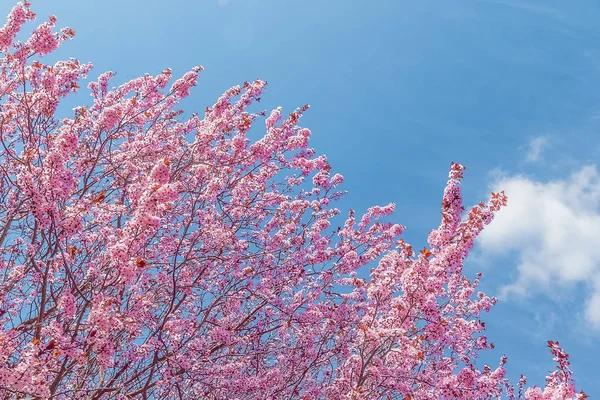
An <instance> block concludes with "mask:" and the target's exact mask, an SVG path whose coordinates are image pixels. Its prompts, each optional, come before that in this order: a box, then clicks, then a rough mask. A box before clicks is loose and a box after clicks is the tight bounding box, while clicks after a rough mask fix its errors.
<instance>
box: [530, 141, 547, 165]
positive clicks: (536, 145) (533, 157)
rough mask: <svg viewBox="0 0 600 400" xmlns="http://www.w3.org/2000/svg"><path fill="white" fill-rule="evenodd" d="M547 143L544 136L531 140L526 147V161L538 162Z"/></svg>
mask: <svg viewBox="0 0 600 400" xmlns="http://www.w3.org/2000/svg"><path fill="white" fill-rule="evenodd" d="M548 142H549V138H548V136H545V135H544V136H538V137H536V138H533V139H531V140H530V141H529V144H528V145H527V156H526V159H527V161H529V162H535V161H538V160H539V159H540V157H541V155H542V152H543V151H544V150H545V149H546V148H547V147H548Z"/></svg>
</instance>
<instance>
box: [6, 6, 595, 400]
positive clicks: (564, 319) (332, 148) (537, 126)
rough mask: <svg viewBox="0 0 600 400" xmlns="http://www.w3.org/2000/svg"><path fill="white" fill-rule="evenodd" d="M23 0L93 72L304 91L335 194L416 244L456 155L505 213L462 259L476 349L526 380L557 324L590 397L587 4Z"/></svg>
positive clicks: (210, 91)
mask: <svg viewBox="0 0 600 400" xmlns="http://www.w3.org/2000/svg"><path fill="white" fill-rule="evenodd" d="M10 7H12V4H10V2H9V1H5V2H2V5H0V11H1V12H2V13H3V15H6V13H7V12H8V11H9V9H10ZM33 9H34V11H35V12H36V13H37V14H38V16H39V18H40V19H42V18H45V17H46V16H47V15H50V14H55V15H56V16H57V17H58V21H59V25H61V26H65V25H66V26H70V27H72V28H73V29H75V31H76V32H77V37H76V38H75V40H73V41H71V42H69V43H67V44H66V45H65V46H64V47H63V48H62V49H61V50H60V51H59V52H58V54H57V56H58V57H61V58H64V57H76V58H78V59H80V60H81V61H84V62H87V61H90V62H92V63H93V64H94V65H95V69H94V71H93V73H92V74H91V78H94V77H96V76H97V75H98V74H100V73H101V72H103V71H105V70H113V71H115V72H117V78H116V81H117V82H119V83H122V82H124V81H126V80H128V79H130V78H133V77H136V76H139V75H142V74H144V73H145V72H148V73H151V74H155V73H158V72H160V71H161V70H162V69H164V68H165V67H172V68H173V71H174V72H175V74H182V73H183V72H184V71H186V70H188V69H189V68H191V67H193V66H194V65H199V64H200V65H203V66H204V67H205V71H204V72H202V74H201V79H200V82H199V85H198V87H197V88H195V91H194V92H193V94H192V96H191V98H190V99H188V101H187V103H186V107H187V108H188V109H196V110H203V109H204V108H205V106H207V105H210V104H212V102H213V101H214V100H215V99H216V98H217V97H218V96H219V95H220V94H221V93H222V92H223V91H224V90H225V89H227V88H228V87H230V86H232V85H234V84H240V83H242V82H244V81H246V80H252V79H255V78H257V77H260V78H261V79H264V80H268V81H269V88H268V91H267V92H266V93H265V95H264V96H263V102H262V104H263V105H264V107H265V108H272V107H275V106H277V105H282V106H283V107H284V109H286V110H289V111H291V110H292V109H294V108H295V107H297V106H300V105H303V104H305V103H309V104H311V106H312V108H311V110H310V111H309V112H308V113H307V115H306V117H305V118H304V119H303V124H304V125H305V126H307V127H309V128H311V130H312V132H313V139H312V145H313V147H315V148H316V149H317V152H318V153H324V154H327V156H328V158H329V160H330V162H331V164H332V166H333V169H334V170H335V172H339V173H342V174H343V175H344V177H345V188H346V189H348V190H349V191H350V194H349V195H348V196H347V197H346V198H345V199H344V200H343V201H342V203H341V204H340V205H339V206H340V208H346V209H347V208H350V207H352V208H355V209H356V210H358V211H364V210H365V209H366V208H367V207H369V206H371V205H375V204H379V205H384V204H387V203H388V202H395V203H396V204H397V213H396V217H395V218H396V220H397V221H398V222H400V223H402V224H404V225H406V226H407V227H408V229H407V231H406V235H405V236H406V238H407V240H409V241H411V242H413V243H414V244H415V245H422V244H423V243H424V239H425V237H426V235H427V233H428V232H429V231H430V230H431V229H432V228H433V227H435V226H436V225H437V224H438V222H439V204H440V201H441V195H442V190H443V187H444V185H445V181H446V176H447V171H448V167H449V165H450V162H451V161H458V162H461V163H462V164H464V165H466V166H467V171H466V179H465V182H464V194H465V198H466V202H467V203H469V204H472V203H475V202H477V201H479V200H482V199H486V198H487V193H488V192H489V191H490V190H491V189H492V188H498V187H499V188H504V189H506V190H507V194H508V196H509V209H511V210H512V211H506V212H504V211H503V212H502V213H501V214H500V215H499V217H498V219H497V221H495V223H494V224H493V225H492V226H490V230H489V232H487V233H488V234H487V235H485V236H483V237H482V240H481V241H480V243H479V245H478V246H477V248H476V250H475V253H474V254H473V257H472V258H471V259H470V260H469V261H468V263H467V271H468V273H471V274H472V275H474V274H475V272H476V271H479V270H481V271H483V272H484V279H483V282H484V283H483V288H484V289H485V291H486V292H487V293H488V294H491V295H498V296H501V299H502V301H501V302H500V304H499V305H498V306H497V307H496V308H495V309H494V310H493V311H492V313H491V314H489V315H488V316H486V318H485V320H486V321H488V328H489V330H488V333H489V336H490V338H491V339H492V341H493V342H494V343H496V345H497V349H498V351H496V352H494V353H491V354H487V355H485V356H482V362H484V361H485V362H490V363H492V364H496V362H497V361H496V360H497V359H498V358H499V356H500V355H501V354H502V353H505V354H506V355H507V356H508V357H509V364H508V367H509V371H510V374H511V376H513V377H514V376H518V374H519V373H523V374H526V375H528V377H529V379H530V382H533V383H537V384H541V383H543V379H544V376H545V375H546V373H547V372H548V371H549V370H550V369H551V367H552V366H553V362H552V360H551V358H550V354H549V353H548V352H547V351H546V348H545V342H546V340H550V339H551V340H559V341H560V342H561V344H563V345H564V347H565V348H566V349H567V351H568V352H569V353H570V354H571V355H572V367H573V370H574V371H575V373H576V377H577V381H578V383H579V385H578V386H580V387H581V388H582V389H584V390H585V391H586V392H587V393H588V394H589V395H590V396H591V397H592V398H594V397H597V396H600V380H599V379H598V378H597V376H598V372H597V371H598V370H600V368H599V367H598V365H597V362H595V360H596V359H597V358H598V357H599V356H600V342H599V340H598V337H599V335H600V261H599V260H600V252H599V250H598V249H597V247H599V246H597V244H595V243H596V242H597V239H596V237H598V235H600V209H599V207H598V206H599V204H600V174H599V173H598V169H597V168H596V166H595V162H596V160H597V159H598V156H599V154H600V90H599V89H600V63H599V61H600V25H599V24H598V22H597V21H598V20H599V17H600V2H597V1H591V0H580V1H577V2H564V1H557V0H546V1H527V0H496V1H494V0H446V1H444V2H440V1H430V0H420V1H410V2H409V1H404V0H378V1H359V0H352V1H348V0H345V1H344V0H327V1H318V0H303V1H295V0H283V1H282V0H229V1H225V0H202V1H181V0H180V1H171V2H165V1H157V0H143V1H142V0H128V1H122V0H103V1H94V2H92V1H81V0H78V1H76V0H57V1H52V2H45V1H40V0H38V1H33ZM79 98H81V99H84V98H85V97H84V96H79ZM507 210H508V209H507ZM496 222H497V224H496Z"/></svg>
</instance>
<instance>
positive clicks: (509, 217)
mask: <svg viewBox="0 0 600 400" xmlns="http://www.w3.org/2000/svg"><path fill="white" fill-rule="evenodd" d="M492 186H493V190H496V191H497V190H500V189H502V190H505V192H506V194H507V195H508V198H509V200H508V202H509V204H508V207H506V208H505V209H503V210H501V211H500V212H499V213H498V216H497V218H496V219H495V220H494V222H493V223H492V224H491V225H490V226H489V227H487V228H486V229H485V230H484V232H483V233H482V235H481V236H480V240H479V244H480V247H481V250H482V254H483V255H484V256H486V257H487V256H493V255H494V254H496V255H498V254H507V253H511V254H516V255H517V259H518V278H517V279H516V281H514V282H512V283H511V284H509V285H507V286H505V287H504V288H503V289H502V292H501V293H502V294H503V296H507V295H509V294H513V295H525V296H526V295H529V294H533V293H536V292H539V291H540V290H542V291H543V290H552V289H553V288H564V289H567V290H573V289H574V288H576V287H577V288H578V289H581V288H584V290H585V291H586V292H585V293H586V298H587V300H586V304H585V318H586V320H587V321H588V322H590V323H591V324H592V325H593V326H595V327H596V328H599V329H600V246H599V245H598V240H599V238H600V210H599V205H600V173H599V171H598V169H597V168H596V166H587V167H584V168H582V169H580V170H579V171H578V172H576V173H574V174H572V175H571V176H570V177H569V178H568V179H564V180H558V181H552V182H540V181H535V180H532V179H529V178H527V177H523V176H500V177H498V178H497V179H496V181H495V182H494V184H493V185H492Z"/></svg>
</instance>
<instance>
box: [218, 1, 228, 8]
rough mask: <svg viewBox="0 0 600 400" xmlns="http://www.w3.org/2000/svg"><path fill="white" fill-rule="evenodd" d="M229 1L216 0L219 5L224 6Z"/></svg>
mask: <svg viewBox="0 0 600 400" xmlns="http://www.w3.org/2000/svg"><path fill="white" fill-rule="evenodd" d="M229 1H230V0H217V2H218V3H219V5H220V6H221V7H225V6H226V5H227V4H229Z"/></svg>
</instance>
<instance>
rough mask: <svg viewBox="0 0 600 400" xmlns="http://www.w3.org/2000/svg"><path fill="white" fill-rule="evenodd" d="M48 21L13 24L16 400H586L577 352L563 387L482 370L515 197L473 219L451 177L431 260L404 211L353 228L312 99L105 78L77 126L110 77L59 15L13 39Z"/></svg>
mask: <svg viewBox="0 0 600 400" xmlns="http://www.w3.org/2000/svg"><path fill="white" fill-rule="evenodd" d="M34 17H35V15H34V14H33V12H32V11H31V9H30V5H29V4H28V3H27V2H25V3H22V4H21V3H20V4H18V5H16V6H15V7H14V8H13V9H12V11H11V12H10V14H9V16H8V20H7V22H6V24H5V25H4V27H3V28H1V29H0V53H1V54H0V55H1V59H0V63H1V64H0V143H1V147H0V200H1V201H0V253H1V256H0V343H1V346H0V397H2V398H5V399H10V398H39V399H42V398H43V399H45V398H52V399H150V398H152V399H163V398H164V399H184V398H186V399H187V398H189V399H196V398H198V399H305V400H308V399H415V400H417V399H433V398H447V399H450V398H461V399H488V398H498V397H500V396H507V397H509V398H515V397H523V396H524V397H525V398H527V399H567V398H580V399H582V398H585V397H586V396H585V395H584V394H583V393H579V394H578V393H576V391H575V387H574V384H573V380H572V377H571V373H570V371H569V368H568V366H569V363H568V356H567V355H566V354H565V353H564V352H563V350H562V349H561V348H560V347H559V345H558V343H553V342H549V347H550V348H551V351H552V353H553V354H554V355H555V360H557V361H558V367H557V369H556V371H555V372H553V373H552V374H551V375H550V376H549V377H548V378H547V385H546V387H545V388H530V389H525V387H524V385H525V380H524V378H522V379H521V381H520V382H519V384H518V387H517V388H516V389H515V388H513V387H511V384H510V383H509V381H508V380H507V379H506V378H505V370H504V364H505V362H506V360H505V359H504V358H503V359H501V360H500V364H499V366H497V367H495V368H492V367H489V366H483V367H481V366H480V367H477V366H476V363H475V359H476V356H477V354H478V352H479V351H481V350H484V349H487V348H490V347H493V345H492V344H490V343H488V342H487V340H486V337H485V336H484V335H483V334H482V331H483V330H484V328H485V324H484V322H482V321H481V320H480V319H479V317H480V314H481V313H482V312H483V311H488V310H489V309H490V307H491V306H492V305H493V304H494V303H495V299H493V298H490V297H488V296H486V295H484V294H483V293H481V292H479V293H477V292H476V288H477V285H478V282H479V278H480V275H479V276H478V277H477V278H475V279H473V280H469V279H468V278H467V277H465V276H464V275H463V273H462V264H463V260H464V259H465V257H466V256H467V253H468V252H469V249H470V248H471V247H472V246H473V241H474V240H475V238H476V237H477V235H478V234H479V233H480V232H481V230H482V229H483V227H484V225H485V224H487V223H489V222H490V221H491V220H492V218H493V216H494V213H495V212H496V211H498V210H499V209H500V208H501V207H502V206H503V205H505V204H506V197H505V196H504V194H503V193H495V194H492V198H491V200H490V201H489V202H488V203H487V204H484V203H480V204H478V205H476V206H475V207H473V208H472V209H471V210H470V211H469V212H468V215H467V217H466V218H465V219H462V213H463V207H462V205H461V203H462V201H461V192H460V181H461V178H462V176H463V170H464V167H462V166H461V165H459V164H452V166H451V169H450V176H449V181H448V185H447V187H446V189H445V192H444V196H443V203H442V221H441V224H440V226H439V228H438V229H436V230H434V231H432V232H431V234H430V235H429V238H428V243H429V247H428V248H424V249H422V250H420V251H414V250H413V249H412V247H411V246H410V245H408V244H407V243H405V242H404V241H403V240H401V239H399V235H400V234H401V233H402V230H403V227H402V226H401V225H397V224H392V223H389V222H385V221H387V220H388V218H384V217H387V216H389V215H390V214H391V213H392V212H393V210H394V205H393V204H390V205H387V206H385V207H372V208H370V209H369V210H368V212H367V213H366V214H365V215H363V216H361V217H358V216H356V215H355V214H354V212H353V211H350V212H349V214H348V216H347V217H346V218H345V220H342V221H341V224H340V225H341V226H340V227H337V228H336V227H335V225H334V224H336V223H337V222H335V221H337V220H338V219H339V218H342V216H339V217H337V216H338V214H340V211H339V210H337V209H336V208H334V207H333V206H332V203H333V202H334V201H335V200H336V199H338V198H339V197H340V196H342V195H343V194H344V193H343V192H342V191H340V190H339V189H338V186H339V185H340V184H341V183H342V177H341V176H340V175H337V174H335V175H332V174H331V173H330V169H331V168H330V166H329V164H328V162H327V159H326V158H325V157H324V156H316V155H315V152H314V150H313V149H311V148H309V147H308V140H309V136H310V131H309V130H308V129H306V128H301V127H299V126H298V122H299V120H300V118H301V117H302V114H303V112H304V111H306V109H307V108H308V107H307V106H305V107H302V108H300V109H297V110H295V111H294V112H292V113H291V114H289V115H287V116H284V115H283V113H282V110H281V109H280V108H278V109H276V110H273V111H271V112H270V114H269V115H268V116H266V113H259V114H257V113H252V112H250V111H248V107H249V106H250V105H251V104H252V103H254V102H255V101H259V100H260V98H259V96H260V95H261V93H262V91H263V90H264V88H265V85H266V82H263V81H260V80H257V81H254V82H252V83H244V85H243V86H241V87H240V86H236V87H233V88H231V89H229V90H228V91H226V92H225V93H224V94H223V96H222V97H221V98H219V99H218V100H217V102H216V103H215V104H214V105H213V106H212V107H208V108H206V110H205V112H204V115H203V116H200V115H199V114H192V115H191V116H190V117H185V118H184V117H183V116H182V111H181V110H179V109H177V105H178V103H179V102H180V100H181V99H183V98H185V97H186V96H188V94H189V91H190V88H191V87H192V86H194V85H195V83H196V79H197V77H198V73H199V72H200V71H201V68H200V67H197V68H194V69H192V70H191V71H190V72H188V73H186V74H185V75H184V76H183V77H181V78H179V79H176V80H174V82H173V83H172V84H170V86H169V82H170V81H171V79H172V77H171V72H170V70H165V71H163V72H162V73H160V74H158V75H156V76H149V75H146V76H143V77H140V78H137V79H133V80H131V81H129V82H127V83H125V84H123V85H121V86H118V87H116V88H112V89H110V88H109V83H110V79H111V77H112V76H113V74H112V73H110V72H109V73H105V74H102V75H101V76H100V77H99V78H98V80H97V81H96V82H91V83H90V84H89V85H88V88H89V90H90V93H91V97H92V99H91V102H90V104H89V105H86V106H81V107H77V108H75V109H74V111H73V113H72V114H71V117H69V118H64V119H59V118H56V117H55V113H56V110H57V107H58V105H59V103H60V100H61V99H62V98H63V97H65V96H67V95H68V94H70V93H72V92H75V91H77V90H78V88H79V83H78V82H80V81H81V79H82V78H84V77H85V76H86V74H87V73H88V72H89V71H90V69H91V65H90V64H82V63H80V62H79V61H77V60H75V59H71V60H68V61H60V62H57V63H55V64H54V65H46V64H44V63H42V61H40V57H41V56H44V55H46V54H48V53H50V52H52V51H53V50H55V49H56V48H57V47H59V46H60V45H61V43H62V42H63V41H65V40H67V39H69V38H71V37H72V36H74V32H73V31H72V30H71V29H62V30H59V31H57V30H55V29H54V26H55V21H56V20H55V18H54V17H51V18H50V20H49V21H48V22H45V23H42V24H41V25H39V26H38V27H37V28H36V29H35V30H34V31H33V33H32V34H31V36H30V37H29V38H28V40H27V41H25V42H19V41H16V39H15V36H16V35H17V33H18V32H19V30H20V28H21V27H22V25H23V24H25V23H26V21H27V20H33V19H34ZM261 116H266V120H265V125H266V128H265V129H266V133H265V134H264V136H263V137H262V138H261V139H260V140H258V141H256V142H254V143H251V142H250V140H249V139H248V138H247V137H246V134H247V132H248V131H249V130H250V129H251V127H253V126H255V125H256V122H257V120H260V119H261ZM336 217H337V218H336ZM332 220H334V224H332ZM369 268H370V274H368V273H367V271H365V269H369ZM363 271H364V272H363ZM515 392H516V393H515Z"/></svg>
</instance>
